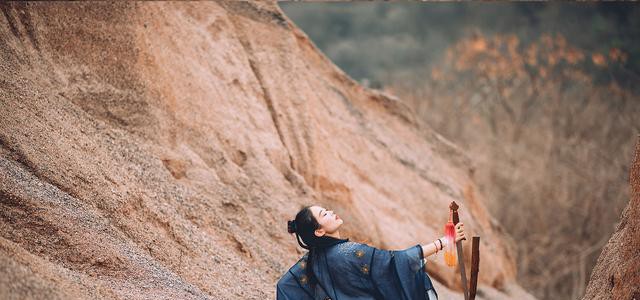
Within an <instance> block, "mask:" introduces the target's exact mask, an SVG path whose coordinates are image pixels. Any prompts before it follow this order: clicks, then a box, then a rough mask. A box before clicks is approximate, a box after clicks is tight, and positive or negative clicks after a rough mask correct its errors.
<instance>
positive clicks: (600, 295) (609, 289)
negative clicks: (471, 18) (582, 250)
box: [582, 136, 640, 300]
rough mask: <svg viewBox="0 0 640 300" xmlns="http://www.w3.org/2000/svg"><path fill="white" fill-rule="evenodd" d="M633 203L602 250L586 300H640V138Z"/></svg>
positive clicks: (632, 173)
mask: <svg viewBox="0 0 640 300" xmlns="http://www.w3.org/2000/svg"><path fill="white" fill-rule="evenodd" d="M629 184H630V186H631V200H630V201H629V204H628V205H627V207H626V208H625V209H624V211H623V212H622V218H621V219H620V223H618V226H617V227H616V231H615V233H614V234H613V236H612V237H611V239H610V240H609V242H608V243H607V245H605V247H604V248H603V249H602V253H600V256H599V257H598V262H597V264H596V266H595V268H593V271H592V273H591V279H590V280H589V285H588V286H587V291H586V293H585V296H584V298H582V299H584V300H586V299H598V300H600V299H616V300H617V299H629V300H637V299H640V136H638V142H637V143H636V151H635V155H634V157H633V161H632V162H631V169H630V171H629Z"/></svg>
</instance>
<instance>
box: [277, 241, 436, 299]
mask: <svg viewBox="0 0 640 300" xmlns="http://www.w3.org/2000/svg"><path fill="white" fill-rule="evenodd" d="M308 255H309V253H306V254H305V255H304V256H303V257H302V258H301V259H300V260H298V262H297V263H296V264H295V265H293V266H292V267H291V268H290V269H289V271H287V272H286V273H285V274H284V275H283V276H282V277H281V278H280V280H279V281H278V284H277V287H276V289H277V290H276V294H277V296H276V299H277V300H328V299H332V300H364V299H367V300H383V299H389V300H418V299H420V300H435V299H437V294H436V292H435V290H434V289H433V285H432V284H431V279H430V278H429V276H428V275H427V273H426V272H425V271H424V268H423V266H424V264H423V254H422V246H420V245H416V246H413V247H410V248H408V249H405V250H399V251H388V250H381V249H377V248H374V247H371V246H368V245H365V244H360V243H354V242H344V243H340V244H337V245H333V246H331V247H329V248H325V249H322V250H317V251H314V257H313V259H312V263H313V274H314V275H315V277H316V278H317V280H318V283H317V284H313V285H312V284H310V282H309V278H307V276H306V270H305V268H306V267H307V258H308Z"/></svg>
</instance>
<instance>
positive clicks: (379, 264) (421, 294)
mask: <svg viewBox="0 0 640 300" xmlns="http://www.w3.org/2000/svg"><path fill="white" fill-rule="evenodd" d="M423 258H424V257H423V253H422V246H420V245H415V246H413V247H410V248H407V249H405V250H396V251H388V250H381V249H376V248H373V253H372V255H371V280H372V282H373V284H374V287H375V289H376V293H377V294H379V295H381V296H382V297H384V298H385V299H425V297H426V291H427V290H430V289H433V287H432V285H431V280H430V279H429V278H428V276H427V273H426V272H424V270H423V266H424V264H423Z"/></svg>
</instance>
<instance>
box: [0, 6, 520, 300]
mask: <svg viewBox="0 0 640 300" xmlns="http://www.w3.org/2000/svg"><path fill="white" fill-rule="evenodd" d="M0 8H1V10H2V13H3V14H2V15H0V37H1V38H0V56H1V58H0V112H1V114H2V115H1V118H0V298H2V299H13V298H16V299H18V298H19V299H30V298H34V299H35V298H38V299H42V298H46V299H55V298H64V299H68V298H126V299H145V298H147V299H157V298H165V299H166V298H180V299H194V298H210V299H267V298H274V297H275V283H276V281H277V279H278V278H279V276H280V275H281V274H282V273H283V272H285V271H286V270H287V269H288V268H289V267H290V265H291V264H293V263H294V262H295V261H296V260H297V258H298V257H299V256H300V255H301V254H302V253H303V252H302V251H301V249H299V248H297V247H296V246H297V244H296V242H295V240H294V238H293V237H292V236H290V235H288V234H287V232H286V220H288V219H291V218H292V217H293V215H294V214H295V213H296V212H297V210H298V209H299V208H300V206H301V205H303V204H313V203H317V204H320V205H324V206H327V207H330V208H332V209H334V210H335V211H336V212H337V213H338V214H339V215H340V216H341V217H342V218H343V219H344V220H346V221H345V225H344V228H345V235H346V236H348V237H351V239H352V240H356V241H365V242H369V243H370V244H372V245H374V246H377V247H382V248H386V249H400V248H405V247H409V246H412V245H415V244H416V243H424V242H428V241H431V240H432V239H434V238H435V237H437V236H440V235H442V225H443V224H444V223H445V221H446V218H447V212H448V208H447V206H448V204H449V203H450V202H451V201H452V200H455V201H457V202H458V203H459V204H460V205H461V219H462V221H463V222H464V223H465V225H466V228H467V230H468V235H469V236H471V235H474V234H477V235H480V236H482V245H481V253H482V256H481V266H480V289H479V290H480V291H479V295H480V296H481V298H485V299H500V298H517V299H524V298H526V297H529V296H528V295H527V294H526V293H524V292H523V291H522V290H521V289H520V288H519V287H518V285H517V284H515V282H514V276H515V262H514V260H515V258H514V257H513V252H512V251H511V250H510V246H509V245H510V242H509V241H508V240H507V238H506V236H505V235H504V234H503V233H502V231H501V230H500V227H499V225H498V224H497V223H496V222H495V221H493V219H492V218H491V216H490V215H489V214H488V213H487V211H486V209H485V207H484V205H483V199H482V196H481V195H480V194H479V193H478V192H477V191H476V187H475V185H474V183H473V180H472V176H471V175H472V173H473V168H472V166H471V163H470V160H469V159H468V158H467V156H466V155H465V154H464V153H461V152H460V151H459V150H458V149H457V148H456V147H455V146H454V145H452V144H451V143H449V142H448V141H446V140H445V139H443V138H442V137H441V136H439V135H438V134H437V133H435V132H433V131H431V130H430V129H429V128H426V127H424V126H423V125H421V124H420V123H419V122H418V121H416V120H415V118H414V117H413V116H412V115H411V113H410V112H409V111H408V110H407V109H406V107H404V106H403V105H401V104H400V103H399V101H398V100H397V99H396V98H394V97H393V96H390V95H385V94H382V93H380V92H378V91H374V90H369V89H366V88H364V87H362V86H359V85H358V84H357V83H356V82H354V81H353V80H351V79H350V78H348V77H347V76H346V75H345V74H344V73H343V72H342V71H341V70H339V69H338V68H337V67H336V66H335V65H333V64H332V63H331V62H330V61H329V60H328V59H327V58H325V57H324V56H323V55H322V54H321V53H320V52H319V51H318V50H317V49H316V48H315V47H314V46H313V44H312V43H311V42H310V41H309V39H308V38H307V37H306V36H305V35H304V33H302V32H301V31H300V30H299V29H298V28H296V27H295V25H294V24H292V23H291V21H290V20H289V19H287V18H286V16H285V15H284V14H283V13H282V12H281V11H280V9H279V8H278V7H277V5H276V4H275V3H273V2H264V3H263V2H259V3H253V2H251V3H250V2H206V3H191V2H189V3H165V2H162V3H114V4H104V3H26V4H25V3H9V4H7V3H3V4H0ZM466 244H467V245H466V247H467V248H466V250H467V253H469V252H470V251H469V250H470V249H469V244H470V243H466ZM429 270H430V273H431V274H432V276H433V277H434V279H436V281H437V282H436V287H437V288H438V292H439V293H440V295H441V296H442V297H443V299H450V298H453V297H461V295H460V287H459V286H460V284H459V280H458V278H457V275H456V273H455V270H452V269H449V268H447V267H445V266H444V265H443V262H442V258H441V257H439V259H438V260H435V261H433V260H432V261H430V262H429Z"/></svg>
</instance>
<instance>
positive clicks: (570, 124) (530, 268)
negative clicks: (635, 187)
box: [390, 34, 640, 299]
mask: <svg viewBox="0 0 640 300" xmlns="http://www.w3.org/2000/svg"><path fill="white" fill-rule="evenodd" d="M625 60H626V56H625V54H624V52H623V51H621V50H619V49H612V50H611V51H610V52H609V53H589V52H587V51H584V50H582V49H577V48H575V47H572V46H571V45H568V44H567V42H566V40H565V39H564V38H563V37H562V36H555V37H553V36H549V35H545V36H542V37H541V38H540V39H539V40H537V41H535V42H532V43H529V44H527V45H522V44H521V43H520V41H519V40H518V39H517V38H516V37H514V36H495V37H491V38H487V37H484V36H481V35H479V34H476V35H474V36H472V37H470V38H467V39H463V40H461V41H460V42H459V43H457V44H456V45H455V46H453V47H451V48H450V49H449V50H448V52H447V55H446V60H445V61H444V62H442V63H441V64H440V65H439V66H438V67H436V68H434V69H432V70H431V71H430V74H429V76H426V78H421V79H419V80H416V79H411V80H405V81H402V82H397V83H396V84H394V85H393V86H392V88H390V89H391V92H393V93H395V94H397V95H399V96H401V98H402V99H405V100H406V101H407V102H408V103H409V104H410V105H411V106H412V107H413V108H414V109H415V110H416V111H417V114H418V115H419V116H420V117H421V118H422V119H423V120H424V121H426V123H427V124H429V125H430V126H432V127H433V128H434V129H435V130H436V131H438V132H440V133H442V134H443V135H445V136H447V137H448V138H450V139H451V140H453V141H454V142H456V143H457V144H459V145H461V146H462V147H464V148H466V149H467V152H468V153H469V154H470V155H471V157H472V158H473V160H475V162H476V164H477V172H476V180H477V182H478V183H479V185H480V187H481V190H482V192H483V193H484V194H485V196H486V198H487V199H490V203H488V204H489V207H490V209H491V210H492V212H493V214H494V215H495V216H496V217H497V218H498V219H499V220H500V221H501V222H502V224H503V225H504V226H505V227H506V228H507V229H508V232H509V233H510V234H511V235H512V236H513V237H514V238H515V239H516V241H517V246H518V273H519V274H518V275H519V282H520V283H521V284H522V285H524V286H525V287H526V288H528V289H529V290H530V291H531V292H533V293H534V294H535V295H536V296H537V297H539V298H541V299H577V298H579V297H581V296H582V294H583V293H584V289H585V286H586V283H587V281H588V279H589V273H590V270H591V269H592V268H593V266H594V265H595V261H596V259H597V256H598V254H599V253H600V249H601V248H602V246H603V245H604V243H606V241H607V239H608V238H609V236H610V235H611V233H612V232H613V229H614V226H615V224H616V222H617V220H618V218H619V215H620V212H621V211H622V209H623V208H624V205H625V204H626V203H627V202H628V199H629V191H628V180H627V176H628V175H627V174H628V166H629V164H630V161H631V157H632V154H633V153H632V152H633V151H632V150H633V144H634V141H635V137H636V135H637V134H638V132H640V121H639V120H640V119H638V117H637V116H639V115H640V98H639V97H638V92H637V91H630V90H625V89H624V88H622V87H621V86H622V85H621V84H620V80H621V79H623V80H637V78H630V77H633V76H634V75H632V74H630V73H629V72H626V70H624V67H623V65H624V62H625Z"/></svg>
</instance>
